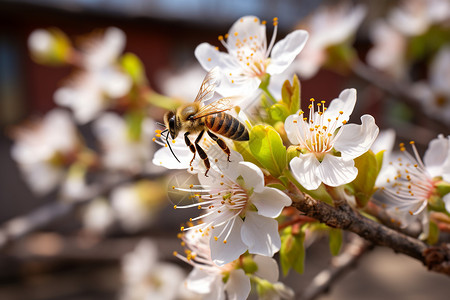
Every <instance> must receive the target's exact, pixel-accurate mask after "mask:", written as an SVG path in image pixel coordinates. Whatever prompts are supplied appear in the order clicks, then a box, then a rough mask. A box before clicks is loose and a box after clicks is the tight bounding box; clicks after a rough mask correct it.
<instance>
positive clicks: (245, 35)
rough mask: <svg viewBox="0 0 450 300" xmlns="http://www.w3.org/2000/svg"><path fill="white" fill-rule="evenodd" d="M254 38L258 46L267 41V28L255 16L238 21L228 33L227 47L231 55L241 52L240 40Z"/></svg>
mask: <svg viewBox="0 0 450 300" xmlns="http://www.w3.org/2000/svg"><path fill="white" fill-rule="evenodd" d="M250 37H252V38H253V39H254V40H256V41H257V43H258V44H260V43H261V41H263V40H265V39H266V26H265V25H262V24H261V22H260V21H259V19H258V18H257V17H255V16H245V17H242V18H240V19H239V20H237V21H236V22H235V23H234V24H233V25H232V26H231V28H230V30H229V31H228V38H227V45H228V51H229V52H230V54H232V53H234V52H235V51H237V50H239V47H238V46H237V42H238V40H240V41H242V40H245V39H249V38H250Z"/></svg>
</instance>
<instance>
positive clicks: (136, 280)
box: [121, 240, 185, 300]
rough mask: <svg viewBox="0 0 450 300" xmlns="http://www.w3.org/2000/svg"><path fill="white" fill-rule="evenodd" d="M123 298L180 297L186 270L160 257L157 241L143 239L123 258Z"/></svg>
mask: <svg viewBox="0 0 450 300" xmlns="http://www.w3.org/2000/svg"><path fill="white" fill-rule="evenodd" d="M122 272H123V275H122V276H123V284H124V286H123V291H122V295H121V299H123V300H145V299H147V300H152V299H164V300H172V299H179V298H178V296H179V292H180V287H181V286H182V285H183V280H184V278H185V274H184V272H183V270H182V269H181V268H179V267H178V266H176V265H174V264H169V263H163V262H160V261H158V252H157V249H156V245H155V244H154V243H153V242H152V241H150V240H143V241H141V242H140V243H139V244H138V245H137V246H136V248H135V249H134V251H133V252H130V253H128V254H126V255H125V256H124V257H123V260H122Z"/></svg>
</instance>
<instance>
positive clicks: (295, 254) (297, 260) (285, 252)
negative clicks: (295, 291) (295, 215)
mask: <svg viewBox="0 0 450 300" xmlns="http://www.w3.org/2000/svg"><path fill="white" fill-rule="evenodd" d="M304 240H305V234H304V232H303V231H302V230H300V232H299V233H297V234H294V233H292V226H289V227H287V228H285V229H284V230H283V232H282V234H281V248H280V265H281V269H282V271H283V275H284V276H286V275H287V274H288V273H289V270H290V269H291V268H293V269H294V270H295V271H297V272H298V273H300V274H302V273H303V271H304V265H305V246H304V244H303V242H304Z"/></svg>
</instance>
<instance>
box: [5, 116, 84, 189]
mask: <svg viewBox="0 0 450 300" xmlns="http://www.w3.org/2000/svg"><path fill="white" fill-rule="evenodd" d="M15 140H16V142H15V144H14V145H13V147H12V149H11V155H12V157H13V159H14V160H16V162H17V163H18V164H19V167H20V169H21V171H22V173H23V175H24V177H25V180H26V181H27V183H28V184H29V186H30V188H31V189H32V190H33V192H35V193H37V194H39V195H42V194H45V193H47V192H49V191H51V190H52V189H53V188H55V187H56V185H57V184H59V183H60V182H61V181H63V180H64V178H65V173H66V172H65V169H66V167H67V165H68V164H70V163H71V162H72V161H73V160H74V159H75V158H76V155H77V152H78V150H79V148H80V146H81V145H80V140H79V139H78V135H77V131H76V128H75V126H74V124H73V123H72V119H71V117H70V115H69V114H68V113H67V112H65V111H62V110H53V111H51V112H49V113H48V114H47V115H46V116H45V117H44V118H43V119H42V120H41V121H40V122H37V123H35V124H32V125H31V126H24V127H21V128H18V129H17V131H16V135H15Z"/></svg>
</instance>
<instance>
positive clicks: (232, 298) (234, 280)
mask: <svg viewBox="0 0 450 300" xmlns="http://www.w3.org/2000/svg"><path fill="white" fill-rule="evenodd" d="M225 290H226V291H227V294H228V299H229V300H241V299H247V297H248V295H249V294H250V290H251V285H250V278H249V277H248V276H247V275H245V272H244V270H242V269H235V270H232V271H231V272H230V277H229V278H228V281H227V283H226V284H225Z"/></svg>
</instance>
